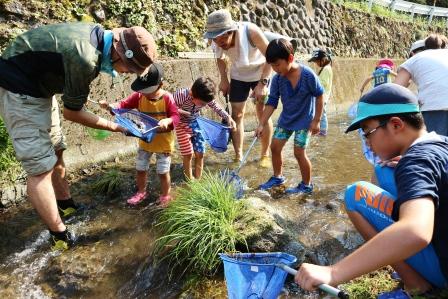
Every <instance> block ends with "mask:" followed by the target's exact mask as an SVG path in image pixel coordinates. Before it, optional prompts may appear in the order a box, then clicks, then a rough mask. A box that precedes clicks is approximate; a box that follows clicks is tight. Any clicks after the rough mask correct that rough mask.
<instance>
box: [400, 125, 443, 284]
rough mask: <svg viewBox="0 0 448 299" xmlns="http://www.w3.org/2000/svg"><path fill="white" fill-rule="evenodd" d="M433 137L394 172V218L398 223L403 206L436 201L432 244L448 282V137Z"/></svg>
mask: <svg viewBox="0 0 448 299" xmlns="http://www.w3.org/2000/svg"><path fill="white" fill-rule="evenodd" d="M431 135H432V133H431ZM431 135H429V136H430V137H429V138H428V135H427V136H426V138H428V139H426V138H425V139H426V140H423V141H421V142H418V143H416V144H414V145H413V146H411V147H410V148H409V149H408V151H407V152H406V154H405V155H403V157H402V158H401V160H400V162H399V163H398V165H397V167H396V169H395V181H396V183H397V190H398V195H397V200H396V201H395V203H394V208H393V211H392V219H393V220H395V221H397V220H398V218H399V212H400V205H401V204H402V203H404V202H406V201H408V200H412V199H416V198H421V197H432V198H433V200H434V205H435V208H436V210H435V215H434V233H433V236H432V241H431V243H432V244H433V246H434V249H435V251H436V253H437V256H438V257H439V262H440V266H441V267H442V271H443V274H444V276H445V278H447V279H448V137H445V136H440V135H436V134H434V135H433V136H431Z"/></svg>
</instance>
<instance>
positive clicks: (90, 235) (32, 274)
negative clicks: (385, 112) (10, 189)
mask: <svg viewBox="0 0 448 299" xmlns="http://www.w3.org/2000/svg"><path fill="white" fill-rule="evenodd" d="M330 119H331V121H330V132H329V135H328V136H327V137H325V138H322V137H314V138H313V139H312V142H311V145H310V147H309V149H308V153H309V157H310V159H311V161H312V164H313V182H314V184H315V192H314V194H313V195H312V196H308V197H298V196H289V197H288V196H277V195H274V198H273V197H272V196H271V195H270V194H269V193H267V192H260V191H255V190H254V188H255V187H256V186H258V185H259V184H260V183H262V182H264V181H265V180H267V179H268V178H269V177H270V176H271V175H272V173H271V172H272V171H271V169H262V168H259V166H258V164H257V161H256V160H257V158H258V150H259V148H255V149H254V150H253V152H252V153H251V155H250V156H249V159H248V163H247V164H246V165H245V166H244V167H243V168H242V170H241V172H240V176H241V177H243V178H244V179H245V180H246V182H247V185H248V186H249V190H248V191H247V192H248V193H249V194H250V195H253V196H257V197H260V198H262V199H263V200H265V201H266V202H268V203H269V204H270V205H271V206H272V207H274V208H275V210H276V211H277V212H278V214H279V215H281V216H283V217H284V218H285V219H287V222H288V226H289V228H291V229H292V230H293V231H295V232H296V233H297V240H298V241H299V242H301V243H302V244H304V246H305V247H306V248H307V251H308V258H309V259H311V260H313V261H318V262H321V263H329V262H334V261H336V260H338V259H340V258H341V257H342V256H344V255H346V254H347V253H348V252H350V251H351V250H353V248H355V247H356V246H358V245H359V244H360V242H361V240H360V238H359V236H358V235H357V234H356V233H354V230H353V228H352V226H351V224H350V223H349V221H348V219H347V217H346V215H345V213H344V211H343V209H342V206H341V203H342V200H343V191H344V188H345V186H346V185H347V184H349V183H351V182H354V181H356V180H359V179H364V180H368V179H369V177H370V173H371V167H370V166H369V164H368V163H367V162H366V161H365V159H364V158H363V157H362V154H361V151H360V142H359V138H358V136H357V134H356V133H352V134H348V135H345V134H343V131H344V130H345V128H346V127H347V120H346V118H345V116H336V115H333V116H332V117H330ZM251 138H252V137H251V135H247V139H246V140H247V142H246V144H249V141H250V139H251ZM258 146H259V145H257V147H258ZM232 153H233V151H232V150H229V151H228V153H227V154H225V155H216V154H212V153H209V154H207V156H206V167H208V168H210V169H212V170H217V169H220V168H225V167H235V168H236V166H235V165H229V164H228V163H227V161H229V160H231V158H232V157H231V155H232ZM283 157H284V165H285V166H284V175H285V176H286V177H287V178H288V182H287V185H295V184H297V183H298V182H299V181H300V173H299V169H298V166H297V162H296V161H295V159H294V156H293V152H292V143H291V142H288V143H287V144H286V146H285V149H284V153H283ZM133 159H134V158H133V157H127V158H122V159H121V160H122V161H121V162H119V163H106V164H104V165H94V166H93V167H91V168H88V169H82V170H80V171H79V173H73V174H71V176H70V178H71V190H72V193H73V197H74V198H75V199H76V200H77V201H80V202H83V203H85V204H86V205H87V207H88V208H87V209H86V210H85V211H84V212H83V213H82V214H81V215H79V216H77V217H75V218H73V219H71V220H70V221H69V222H70V223H69V225H70V227H71V229H72V230H73V231H74V232H75V233H76V235H77V236H78V240H79V241H78V243H79V245H78V246H76V247H75V248H73V249H71V250H69V251H66V252H64V253H55V252H51V251H50V250H49V243H48V232H47V231H46V230H45V228H44V226H43V225H42V223H41V222H40V220H39V219H38V217H37V216H36V214H35V213H34V211H33V209H32V207H31V206H30V205H29V204H28V203H26V204H24V205H22V206H20V207H17V208H13V209H9V210H8V211H6V212H3V214H1V216H0V240H1V246H0V298H107V297H110V298H177V297H179V296H180V294H181V292H182V291H181V289H182V286H183V283H184V282H183V281H176V279H173V280H172V282H170V283H167V282H166V280H165V277H166V275H168V273H167V271H166V269H165V270H163V269H152V267H150V266H148V265H150V264H151V256H150V253H151V248H152V243H153V241H154V238H155V231H154V219H155V213H157V208H156V207H155V205H153V201H154V200H155V199H156V198H157V194H158V192H157V190H158V183H157V180H156V179H155V175H154V168H153V166H152V168H151V170H150V171H151V175H150V183H149V188H150V190H151V191H153V192H151V196H150V198H149V200H147V201H146V202H145V203H143V204H142V205H141V206H139V207H137V208H131V207H128V206H127V205H126V204H125V199H126V198H127V197H128V196H130V195H132V193H133V192H134V183H133V163H134V162H133ZM179 163H180V159H179V158H178V157H177V158H176V157H175V159H174V163H173V164H174V165H173V167H172V180H173V183H174V185H179V184H181V173H182V170H181V165H180V164H179ZM112 166H118V167H119V168H120V170H122V171H123V173H124V174H125V177H124V180H123V186H122V187H121V188H120V191H119V192H118V193H116V194H113V195H111V196H105V195H99V194H94V192H92V190H91V189H90V186H91V184H92V182H94V181H95V180H96V179H98V177H99V176H101V174H102V173H103V171H104V169H107V168H108V167H112ZM174 189H175V187H174ZM209 282H210V283H209V284H207V283H205V284H202V285H201V288H202V289H198V290H196V292H193V293H194V294H196V296H195V297H198V298H225V296H226V291H225V285H224V283H223V280H222V278H217V279H216V280H210V281H209ZM197 294H201V295H197ZM303 296H304V295H303V294H302V293H300V292H299V293H296V294H294V292H293V293H292V294H290V295H289V296H286V297H288V298H301V297H303ZM181 297H187V298H188V297H194V296H192V295H190V296H187V295H185V294H184V295H183V296H181Z"/></svg>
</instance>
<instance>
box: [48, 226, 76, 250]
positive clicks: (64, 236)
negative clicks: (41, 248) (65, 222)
mask: <svg viewBox="0 0 448 299" xmlns="http://www.w3.org/2000/svg"><path fill="white" fill-rule="evenodd" d="M50 242H51V250H53V251H56V250H59V251H64V250H67V249H69V248H70V247H73V245H74V244H75V238H74V237H73V235H72V234H71V233H70V232H69V231H68V230H65V231H64V232H52V231H50Z"/></svg>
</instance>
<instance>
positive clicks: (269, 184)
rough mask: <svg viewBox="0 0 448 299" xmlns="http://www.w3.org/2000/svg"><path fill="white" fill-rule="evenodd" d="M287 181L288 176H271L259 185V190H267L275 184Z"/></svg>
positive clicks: (278, 184)
mask: <svg viewBox="0 0 448 299" xmlns="http://www.w3.org/2000/svg"><path fill="white" fill-rule="evenodd" d="M285 182H286V178H285V177H284V176H281V177H276V176H271V178H270V179H269V180H268V181H267V182H266V183H263V184H261V185H260V186H258V189H259V190H267V189H271V188H272V187H274V186H280V185H281V184H284V183H285Z"/></svg>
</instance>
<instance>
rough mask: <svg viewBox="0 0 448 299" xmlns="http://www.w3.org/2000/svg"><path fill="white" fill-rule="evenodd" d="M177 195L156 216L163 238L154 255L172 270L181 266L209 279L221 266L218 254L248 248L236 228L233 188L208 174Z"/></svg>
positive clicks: (237, 212) (237, 203) (238, 208)
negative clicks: (208, 276)
mask: <svg viewBox="0 0 448 299" xmlns="http://www.w3.org/2000/svg"><path fill="white" fill-rule="evenodd" d="M177 192H178V193H177V196H176V199H175V200H174V201H172V202H170V204H169V205H168V207H166V208H165V209H164V210H162V211H161V213H160V215H159V223H158V224H157V226H158V227H159V229H160V231H161V233H162V237H160V238H158V239H157V240H156V242H155V249H154V254H155V256H156V257H157V260H158V262H162V261H168V262H169V264H170V267H171V269H175V268H176V267H177V266H182V267H183V269H184V271H185V270H186V269H188V270H189V271H192V272H194V273H198V274H201V275H211V274H213V273H214V272H215V271H216V269H217V268H218V265H219V264H220V259H219V256H218V253H221V252H235V251H236V245H237V244H244V245H246V247H247V244H246V240H245V239H244V237H242V235H241V234H240V233H239V232H238V229H237V228H236V219H238V218H239V217H241V213H242V211H243V209H242V203H241V202H240V201H236V200H235V198H234V194H235V191H234V190H233V188H232V186H229V185H228V184H226V183H225V181H223V179H222V178H221V176H220V175H219V174H212V173H210V172H206V173H205V174H204V175H203V177H202V178H201V179H200V180H193V181H188V182H187V184H186V186H184V187H179V188H178V190H177Z"/></svg>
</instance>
